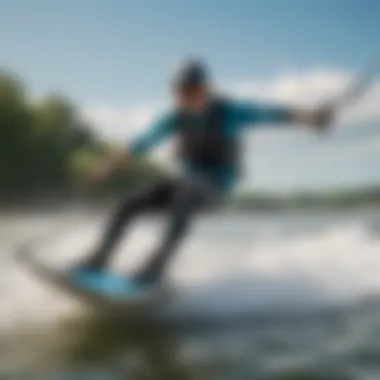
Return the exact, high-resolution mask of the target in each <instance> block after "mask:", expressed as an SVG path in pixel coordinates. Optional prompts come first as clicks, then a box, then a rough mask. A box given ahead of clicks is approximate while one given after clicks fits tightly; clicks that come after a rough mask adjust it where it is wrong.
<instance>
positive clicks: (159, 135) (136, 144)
mask: <svg viewBox="0 0 380 380" xmlns="http://www.w3.org/2000/svg"><path fill="white" fill-rule="evenodd" d="M173 130H174V122H173V116H172V115H166V116H164V117H163V118H161V119H159V120H158V121H157V122H156V123H155V124H153V126H152V127H150V128H149V129H148V131H147V132H146V133H145V134H143V135H141V136H139V137H137V138H136V139H134V140H133V141H132V143H131V144H128V146H127V148H126V149H125V150H124V151H122V152H118V153H116V154H114V155H112V156H111V157H109V159H107V160H106V161H105V162H104V163H103V164H102V165H100V166H99V167H97V168H96V170H95V172H94V173H91V177H90V182H96V183H97V182H101V181H103V180H105V179H106V178H107V177H109V176H110V175H112V173H113V172H115V171H116V170H117V169H118V168H120V167H122V166H123V165H125V164H127V163H128V162H129V160H130V159H131V158H132V157H135V156H139V155H143V154H145V153H147V152H148V151H149V150H150V149H152V148H153V147H155V146H157V145H158V144H159V143H160V142H162V141H163V140H164V139H166V138H168V137H169V136H170V135H171V134H172V133H173Z"/></svg>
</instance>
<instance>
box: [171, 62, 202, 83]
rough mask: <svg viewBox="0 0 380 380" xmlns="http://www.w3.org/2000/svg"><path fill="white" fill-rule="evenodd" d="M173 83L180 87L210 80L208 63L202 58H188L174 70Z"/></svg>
mask: <svg viewBox="0 0 380 380" xmlns="http://www.w3.org/2000/svg"><path fill="white" fill-rule="evenodd" d="M172 82H173V85H174V86H175V87H178V88H189V87H194V86H199V85H204V84H207V83H208V82H209V72H208V68H207V65H206V64H205V63H203V62H202V61H200V60H195V59H191V60H186V61H184V62H182V63H181V64H180V65H179V67H177V70H176V71H175V72H174V75H173V78H172Z"/></svg>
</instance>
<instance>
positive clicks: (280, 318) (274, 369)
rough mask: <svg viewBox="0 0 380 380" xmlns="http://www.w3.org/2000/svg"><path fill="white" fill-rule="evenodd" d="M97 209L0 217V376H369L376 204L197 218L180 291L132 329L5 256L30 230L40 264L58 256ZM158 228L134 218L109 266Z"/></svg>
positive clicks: (379, 321)
mask: <svg viewBox="0 0 380 380" xmlns="http://www.w3.org/2000/svg"><path fill="white" fill-rule="evenodd" d="M107 217H108V213H102V212H100V211H93V210H92V211H90V210H83V209H80V208H78V207H74V208H73V209H67V210H63V211H62V210H59V211H58V210H54V212H53V211H41V210H40V211H29V212H27V211H19V212H8V213H3V214H1V217H0V251H1V256H0V260H1V267H0V271H1V275H0V294H1V296H0V302H1V304H0V378H1V379H3V378H4V379H13V378H14V379H33V378H35V379H44V378H46V379H131V380H134V379H136V380H137V379H169V380H170V379H197V380H198V379H207V380H208V379H218V380H219V379H237V380H239V379H268V380H271V379H282V380H284V379H287V380H300V379H310V380H312V379H321V380H322V379H323V380H324V379H327V380H328V379H336V380H338V379H365V380H366V379H368V380H369V379H379V378H380V302H379V300H380V298H379V295H380V275H379V273H380V215H379V212H378V210H365V211H360V212H358V211H355V212H354V211H346V212H339V213H336V212H318V213H316V212H313V213H311V212H297V213H295V212H293V213H291V212H289V213H282V214H276V213H272V214H260V213H245V214H244V215H243V214H218V215H214V216H209V217H204V218H203V219H201V220H200V221H199V224H197V225H196V226H195V228H194V230H193V232H192V235H191V236H189V239H188V242H187V243H186V244H185V246H184V247H183V248H182V249H181V251H180V252H179V254H178V256H177V257H176V259H175V260H174V261H173V263H172V265H171V266H170V270H169V273H168V278H169V279H170V281H171V282H172V283H173V284H175V286H176V287H177V288H178V289H180V291H181V296H180V297H179V299H177V300H176V301H175V302H173V304H171V305H170V306H168V307H167V308H166V309H165V310H161V312H160V313H159V315H157V316H156V317H153V319H152V321H151V322H150V323H140V324H133V325H132V324H130V323H126V322H125V321H123V320H115V319H107V318H105V317H104V318H101V317H99V316H96V315H94V314H93V313H91V312H89V310H87V309H86V308H85V306H84V305H82V304H80V303H79V301H78V300H75V299H72V298H71V297H69V296H68V295H66V294H63V293H60V292H58V291H56V290H54V289H51V288H49V287H48V286H47V284H46V283H44V282H42V281H39V280H38V279H36V278H35V277H33V276H32V275H31V274H29V273H28V272H27V271H25V269H24V268H22V267H20V266H19V265H18V264H16V262H15V260H14V249H15V248H16V247H17V246H18V244H20V243H21V242H23V241H26V240H28V239H34V238H35V237H40V238H41V240H40V241H39V242H38V252H39V254H40V255H41V256H43V258H44V259H45V260H48V261H49V262H51V265H57V266H62V267H64V266H66V265H69V264H71V263H73V262H74V261H75V260H77V259H79V258H81V257H83V254H84V253H85V252H86V251H88V250H90V249H91V247H92V246H93V245H94V244H95V242H96V239H97V237H98V236H99V234H100V232H101V229H102V226H103V225H104V222H105V220H106V219H107ZM163 225H164V224H163V223H162V221H161V220H160V219H152V218H150V219H142V220H140V221H139V223H137V224H136V227H135V228H134V229H133V231H132V232H131V235H130V237H129V239H128V242H127V239H125V240H123V241H122V242H121V244H120V247H119V249H118V251H117V252H116V255H115V260H114V262H113V267H114V269H115V270H116V271H121V272H124V271H125V272H127V271H130V270H133V269H134V268H135V267H136V266H138V265H139V264H141V262H143V260H144V259H145V258H146V257H147V255H148V254H149V252H150V250H151V248H152V247H153V245H154V244H155V242H156V241H157V239H158V236H159V232H160V229H161V228H162V227H163ZM46 236H50V237H51V238H50V239H46Z"/></svg>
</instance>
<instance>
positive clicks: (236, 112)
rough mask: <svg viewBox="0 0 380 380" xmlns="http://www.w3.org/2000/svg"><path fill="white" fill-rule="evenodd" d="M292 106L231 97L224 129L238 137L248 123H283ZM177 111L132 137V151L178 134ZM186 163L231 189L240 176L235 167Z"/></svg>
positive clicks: (193, 170) (137, 152)
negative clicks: (193, 165)
mask: <svg viewBox="0 0 380 380" xmlns="http://www.w3.org/2000/svg"><path fill="white" fill-rule="evenodd" d="M290 115H291V114H290V112H289V109H287V108H284V107H278V106H268V105H264V106H263V105H259V104H254V103H245V102H238V101H229V102H228V104H227V110H226V118H225V122H224V124H223V130H222V131H223V133H225V136H226V137H227V138H231V139H236V138H238V137H239V136H240V135H241V133H242V132H243V131H245V130H246V128H247V127H257V126H258V125H261V126H264V125H270V124H283V123H288V122H289V121H291V116H290ZM203 122H204V118H203V116H202V114H201V115H200V116H199V124H198V125H199V128H202V126H203V125H204V124H203ZM175 131H176V126H175V112H168V113H167V114H165V115H164V116H163V117H161V118H159V119H158V120H157V121H156V122H155V123H154V124H153V125H152V126H151V127H150V128H149V129H148V131H147V133H145V134H144V135H142V136H139V137H138V138H137V139H135V140H134V141H132V145H131V147H130V149H131V151H132V154H134V155H141V154H145V153H147V152H148V151H149V150H151V149H152V148H154V147H155V146H157V145H158V144H159V143H161V142H162V141H164V140H166V139H167V138H170V137H171V136H173V135H174V134H175ZM184 164H185V169H186V170H187V171H188V172H189V173H190V174H196V175H212V176H214V178H215V177H217V178H218V182H219V183H220V186H221V187H222V188H224V189H225V190H228V189H229V188H230V187H232V185H233V184H234V183H235V182H236V179H237V177H238V175H237V173H236V168H230V167H220V168H215V167H213V168H204V167H191V166H189V165H186V163H184Z"/></svg>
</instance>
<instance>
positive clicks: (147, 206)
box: [81, 179, 177, 270]
mask: <svg viewBox="0 0 380 380" xmlns="http://www.w3.org/2000/svg"><path fill="white" fill-rule="evenodd" d="M176 187H177V185H176V183H175V181H173V180H169V179H164V180H158V181H156V182H154V183H151V184H149V185H146V186H144V187H142V188H138V189H136V191H134V192H133V193H132V194H129V195H128V196H127V198H126V199H125V200H124V201H123V202H122V204H121V205H119V206H118V207H117V211H116V213H115V215H114V216H113V217H111V222H110V224H109V225H108V226H107V228H106V231H105V233H104V235H103V237H102V238H101V241H100V244H99V246H98V248H97V249H96V250H95V252H94V253H93V254H92V255H91V256H90V258H89V259H87V260H86V261H85V262H84V263H83V264H82V265H81V266H82V267H84V268H87V269H96V270H100V269H103V268H104V267H106V266H107V265H108V262H109V260H110V259H111V255H112V253H113V252H114V250H115V248H116V245H117V243H118V242H119V240H120V238H121V235H122V233H123V232H124V233H127V232H128V227H130V225H131V222H132V221H133V220H134V219H135V217H137V216H139V215H140V214H142V213H144V212H148V211H150V210H154V209H162V208H164V209H165V208H167V205H168V204H169V203H170V201H171V200H172V198H173V194H174V189H175V188H176Z"/></svg>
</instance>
